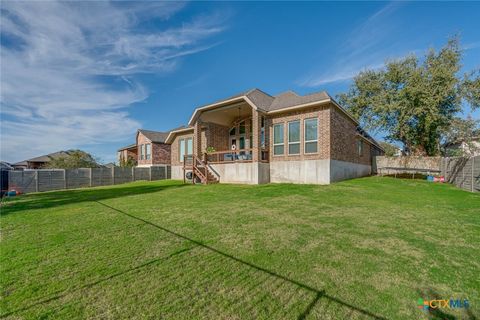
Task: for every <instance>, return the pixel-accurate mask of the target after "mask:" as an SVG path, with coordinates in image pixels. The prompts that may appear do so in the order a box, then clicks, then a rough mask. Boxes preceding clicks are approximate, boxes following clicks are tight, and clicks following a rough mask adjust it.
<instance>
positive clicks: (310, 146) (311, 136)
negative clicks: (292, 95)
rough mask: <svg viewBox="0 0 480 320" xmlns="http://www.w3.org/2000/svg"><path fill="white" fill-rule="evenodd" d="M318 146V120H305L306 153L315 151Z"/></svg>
mask: <svg viewBox="0 0 480 320" xmlns="http://www.w3.org/2000/svg"><path fill="white" fill-rule="evenodd" d="M317 148H318V121H317V119H306V120H305V153H315V152H317V151H318V150H317Z"/></svg>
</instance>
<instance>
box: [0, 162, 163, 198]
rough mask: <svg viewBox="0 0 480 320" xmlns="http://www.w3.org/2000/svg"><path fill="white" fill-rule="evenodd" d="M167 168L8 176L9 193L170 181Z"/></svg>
mask: <svg viewBox="0 0 480 320" xmlns="http://www.w3.org/2000/svg"><path fill="white" fill-rule="evenodd" d="M170 177H171V168H170V166H168V165H164V166H153V167H148V168H139V167H134V168H122V167H113V168H80V169H40V170H25V171H9V172H8V189H9V190H16V191H17V192H19V193H30V192H42V191H51V190H61V189H76V188H86V187H98V186H108V185H113V184H121V183H127V182H132V181H138V180H147V181H152V180H163V179H170Z"/></svg>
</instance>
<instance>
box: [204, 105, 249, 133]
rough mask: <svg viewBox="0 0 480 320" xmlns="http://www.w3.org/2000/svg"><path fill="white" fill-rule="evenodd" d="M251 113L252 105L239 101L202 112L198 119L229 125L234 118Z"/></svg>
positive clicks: (243, 116)
mask: <svg viewBox="0 0 480 320" xmlns="http://www.w3.org/2000/svg"><path fill="white" fill-rule="evenodd" d="M251 114H252V107H251V106H250V105H249V104H248V103H246V102H240V103H236V104H232V105H229V106H224V107H220V108H217V109H214V110H208V111H204V112H202V114H201V115H200V119H201V120H202V121H203V122H212V123H216V124H219V125H222V126H227V127H228V126H230V125H231V124H232V123H233V122H234V121H235V120H236V119H238V118H245V117H247V116H250V115H251Z"/></svg>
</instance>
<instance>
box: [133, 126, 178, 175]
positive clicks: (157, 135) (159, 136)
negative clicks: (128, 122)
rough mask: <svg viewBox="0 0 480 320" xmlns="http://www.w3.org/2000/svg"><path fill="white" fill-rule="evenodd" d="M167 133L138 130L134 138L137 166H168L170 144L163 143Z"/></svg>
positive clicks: (169, 161)
mask: <svg viewBox="0 0 480 320" xmlns="http://www.w3.org/2000/svg"><path fill="white" fill-rule="evenodd" d="M168 134H169V132H159V131H151V130H145V129H138V130H137V136H136V148H137V152H136V153H137V166H138V167H150V166H154V165H169V164H170V163H171V159H170V158H171V154H170V148H171V146H170V144H167V143H165V139H166V138H167V136H168Z"/></svg>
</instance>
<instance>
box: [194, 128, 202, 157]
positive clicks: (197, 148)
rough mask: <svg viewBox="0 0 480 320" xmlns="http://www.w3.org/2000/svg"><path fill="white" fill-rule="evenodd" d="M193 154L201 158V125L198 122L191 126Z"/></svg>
mask: <svg viewBox="0 0 480 320" xmlns="http://www.w3.org/2000/svg"><path fill="white" fill-rule="evenodd" d="M193 154H194V155H195V156H197V157H202V125H201V123H200V120H197V121H196V122H195V125H194V126H193Z"/></svg>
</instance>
